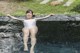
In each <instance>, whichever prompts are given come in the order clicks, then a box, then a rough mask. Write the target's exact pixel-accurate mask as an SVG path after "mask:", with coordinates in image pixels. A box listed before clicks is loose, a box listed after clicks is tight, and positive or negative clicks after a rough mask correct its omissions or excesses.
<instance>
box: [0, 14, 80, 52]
mask: <svg viewBox="0 0 80 53" xmlns="http://www.w3.org/2000/svg"><path fill="white" fill-rule="evenodd" d="M79 17H80V15H71V16H67V15H55V16H51V17H49V18H47V19H43V20H39V21H37V26H38V28H39V31H38V33H37V44H36V48H35V52H36V53H46V52H48V53H54V52H56V53H67V52H66V51H68V53H79V52H80V49H79V47H80V46H79V44H80V43H76V42H80V38H79V37H80V35H79V33H80V21H79V20H80V18H79ZM19 18H22V17H19ZM22 28H23V23H22V22H21V21H17V20H13V19H10V18H8V17H0V53H25V52H23V33H22V30H21V29H22ZM72 43H73V44H72ZM28 45H29V47H30V43H29V42H28ZM41 47H43V48H41ZM46 48H47V49H46ZM49 48H51V49H49ZM65 48H66V49H65ZM74 48H75V49H74ZM63 49H64V50H63ZM47 50H48V51H47ZM53 50H54V51H53ZM57 50H58V51H57Z"/></svg>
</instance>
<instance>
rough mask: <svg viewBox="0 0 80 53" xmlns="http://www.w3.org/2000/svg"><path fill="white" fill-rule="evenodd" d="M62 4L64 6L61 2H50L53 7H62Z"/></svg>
mask: <svg viewBox="0 0 80 53" xmlns="http://www.w3.org/2000/svg"><path fill="white" fill-rule="evenodd" d="M60 4H62V2H60V1H52V2H50V5H52V6H56V5H60Z"/></svg>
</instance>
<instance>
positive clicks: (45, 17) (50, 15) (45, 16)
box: [35, 14, 54, 20]
mask: <svg viewBox="0 0 80 53" xmlns="http://www.w3.org/2000/svg"><path fill="white" fill-rule="evenodd" d="M52 15H54V14H50V15H47V16H45V17H42V18H35V19H36V20H40V19H45V18H48V17H50V16H52Z"/></svg>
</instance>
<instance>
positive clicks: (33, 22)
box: [23, 19, 36, 28]
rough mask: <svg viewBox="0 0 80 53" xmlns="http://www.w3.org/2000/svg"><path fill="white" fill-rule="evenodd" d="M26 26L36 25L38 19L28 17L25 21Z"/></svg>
mask: <svg viewBox="0 0 80 53" xmlns="http://www.w3.org/2000/svg"><path fill="white" fill-rule="evenodd" d="M23 23H24V27H25V28H32V27H34V26H36V19H27V20H24V21H23Z"/></svg>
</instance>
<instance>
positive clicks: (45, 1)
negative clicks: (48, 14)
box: [40, 0, 50, 4]
mask: <svg viewBox="0 0 80 53" xmlns="http://www.w3.org/2000/svg"><path fill="white" fill-rule="evenodd" d="M49 1H50V0H43V1H42V2H40V4H46V3H48V2H49Z"/></svg>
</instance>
